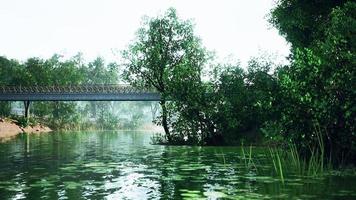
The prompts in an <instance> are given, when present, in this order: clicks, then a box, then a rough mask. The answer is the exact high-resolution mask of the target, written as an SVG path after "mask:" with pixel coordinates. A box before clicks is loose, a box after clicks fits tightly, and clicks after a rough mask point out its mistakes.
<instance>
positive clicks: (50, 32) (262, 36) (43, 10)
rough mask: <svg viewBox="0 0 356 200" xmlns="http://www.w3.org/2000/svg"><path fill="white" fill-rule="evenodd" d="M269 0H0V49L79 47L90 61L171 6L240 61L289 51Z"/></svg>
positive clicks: (26, 51) (14, 54)
mask: <svg viewBox="0 0 356 200" xmlns="http://www.w3.org/2000/svg"><path fill="white" fill-rule="evenodd" d="M272 6H273V0H31V1H29V0H0V24H1V31H0V55H3V56H7V57H8V58H16V59H19V60H25V59H26V58H29V57H33V56H36V57H44V58H48V57H50V56H52V55H53V54H54V53H59V54H62V55H64V56H66V57H70V56H73V55H75V54H76V53H77V52H82V53H83V54H84V58H85V59H86V60H87V61H89V60H91V59H93V58H95V57H97V56H102V57H104V58H105V59H106V60H109V61H115V60H116V61H118V60H119V55H115V54H114V53H113V51H114V52H117V51H120V50H122V49H125V48H126V46H127V45H128V44H129V43H130V41H131V40H133V39H134V37H135V35H134V34H135V31H136V30H137V29H138V28H139V27H140V22H141V21H142V20H141V19H142V16H143V15H148V16H155V15H157V14H159V13H163V12H164V11H165V10H166V9H167V8H169V7H175V8H176V9H177V12H178V15H179V16H180V17H181V18H183V19H193V20H194V22H195V24H196V29H195V31H196V34H197V35H198V36H200V37H201V39H202V41H203V44H204V46H206V47H207V48H208V49H209V50H214V51H215V52H216V54H217V56H218V57H219V58H220V59H223V58H225V57H227V56H229V55H233V56H234V57H236V58H238V59H240V60H241V61H242V63H243V64H244V63H246V61H247V60H248V59H249V58H250V57H251V56H256V55H257V54H258V53H259V51H268V52H271V53H276V54H279V55H280V56H281V57H283V56H287V55H288V53H289V46H288V45H287V43H286V42H285V40H284V38H282V37H281V36H279V34H278V32H277V30H276V29H274V28H272V27H271V26H270V25H269V24H268V22H267V20H266V15H267V14H268V12H269V10H270V9H271V8H272Z"/></svg>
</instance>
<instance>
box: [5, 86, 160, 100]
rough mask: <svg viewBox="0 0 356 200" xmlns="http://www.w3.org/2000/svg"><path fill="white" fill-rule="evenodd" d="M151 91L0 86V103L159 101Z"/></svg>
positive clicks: (77, 87)
mask: <svg viewBox="0 0 356 200" xmlns="http://www.w3.org/2000/svg"><path fill="white" fill-rule="evenodd" d="M160 99H161V98H160V94H159V93H158V92H155V91H153V90H145V89H137V88H133V87H131V86H128V85H70V86H26V87H24V86H0V101H159V100H160Z"/></svg>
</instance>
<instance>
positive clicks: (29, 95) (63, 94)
mask: <svg viewBox="0 0 356 200" xmlns="http://www.w3.org/2000/svg"><path fill="white" fill-rule="evenodd" d="M159 100H161V96H160V94H159V93H158V92H156V91H155V90H153V89H139V88H135V87H132V86H130V85H65V86H56V85H52V86H38V85H36V86H20V85H18V86H0V101H23V102H24V104H25V116H26V117H28V116H29V107H30V103H31V101H159Z"/></svg>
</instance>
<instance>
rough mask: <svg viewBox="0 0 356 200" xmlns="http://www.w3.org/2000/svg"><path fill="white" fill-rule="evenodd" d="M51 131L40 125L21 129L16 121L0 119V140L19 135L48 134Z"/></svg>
mask: <svg viewBox="0 0 356 200" xmlns="http://www.w3.org/2000/svg"><path fill="white" fill-rule="evenodd" d="M51 131H52V130H51V129H50V128H49V127H47V126H44V125H42V124H37V125H35V126H27V127H21V126H19V125H18V124H17V121H16V120H13V119H9V118H0V140H4V139H7V138H11V137H14V136H16V135H18V134H21V133H48V132H51Z"/></svg>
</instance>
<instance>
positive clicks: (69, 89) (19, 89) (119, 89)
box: [0, 84, 156, 94]
mask: <svg viewBox="0 0 356 200" xmlns="http://www.w3.org/2000/svg"><path fill="white" fill-rule="evenodd" d="M155 92H156V91H155V90H153V89H141V88H135V87H132V86H130V85H123V84H122V85H107V84H106V85H104V84H103V85H64V86H58V85H45V86H43V85H35V86H21V85H17V86H15V85H2V86H0V94H29V93H59V94H60V93H66V94H68V93H76V94H78V93H102V94H122V93H155Z"/></svg>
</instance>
